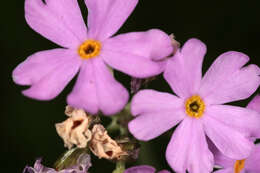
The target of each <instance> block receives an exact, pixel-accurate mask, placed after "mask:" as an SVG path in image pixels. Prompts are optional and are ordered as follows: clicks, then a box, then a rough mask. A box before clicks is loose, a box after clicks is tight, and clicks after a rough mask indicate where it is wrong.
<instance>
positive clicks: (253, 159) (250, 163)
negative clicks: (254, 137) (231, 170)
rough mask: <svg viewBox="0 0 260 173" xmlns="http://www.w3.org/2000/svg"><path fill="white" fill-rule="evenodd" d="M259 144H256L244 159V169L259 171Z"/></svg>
mask: <svg viewBox="0 0 260 173" xmlns="http://www.w3.org/2000/svg"><path fill="white" fill-rule="evenodd" d="M256 163H260V144H256V146H255V147H254V150H253V152H252V154H251V155H250V156H249V157H248V158H247V159H246V162H245V169H246V170H247V171H248V172H260V165H259V164H256Z"/></svg>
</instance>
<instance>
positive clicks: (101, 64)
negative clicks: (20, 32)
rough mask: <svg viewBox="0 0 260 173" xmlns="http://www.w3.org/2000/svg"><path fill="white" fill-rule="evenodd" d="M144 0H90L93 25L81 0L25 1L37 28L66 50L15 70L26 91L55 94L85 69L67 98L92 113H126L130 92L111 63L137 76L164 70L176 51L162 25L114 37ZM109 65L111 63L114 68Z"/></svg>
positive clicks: (44, 96)
mask: <svg viewBox="0 0 260 173" xmlns="http://www.w3.org/2000/svg"><path fill="white" fill-rule="evenodd" d="M137 3H138V0H124V1H122V0H85V4H86V6H87V8H88V28H87V27H86V26H85V23H84V21H83V19H82V16H81V12H80V8H79V6H78V3H77V1H76V0H45V2H43V1H42V0H25V18H26V21H27V23H28V24H29V25H30V27H31V28H32V29H34V30H35V31H36V32H38V33H39V34H41V35H42V36H44V37H46V38H47V39H49V40H50V41H52V42H54V43H56V44H58V45H59V46H61V47H62V48H56V49H52V50H47V51H41V52H38V53H35V54H33V55H31V56H30V57H29V58H27V59H26V60H25V61H24V62H23V63H21V64H20V65H18V67H16V69H15V70H14V71H13V79H14V81H15V82H16V83H17V84H19V85H30V86H31V87H30V88H29V89H27V90H25V91H23V94H24V95H26V96H28V97H31V98H34V99H38V100H50V99H53V98H55V97H56V96H57V95H58V94H59V93H60V92H61V91H62V90H63V89H64V87H65V86H66V85H67V84H68V83H69V82H70V81H71V79H72V78H73V77H74V76H75V75H76V74H77V73H78V72H79V71H80V72H79V75H78V79H77V81H76V85H75V87H74V89H73V91H72V92H71V93H70V94H69V96H68V98H67V102H68V104H69V105H71V106H73V107H76V108H84V109H85V110H86V111H87V112H89V113H91V114H96V113H97V112H98V111H99V110H101V111H102V112H103V113H104V114H106V115H111V114H114V113H116V112H118V111H120V110H121V109H122V108H123V107H124V106H125V104H126V103H127V101H128V97H129V96H128V92H127V90H126V89H125V88H124V87H123V86H122V85H121V84H120V83H119V82H117V81H116V80H115V78H114V77H113V74H112V72H111V70H110V68H109V67H112V68H114V69H116V70H119V71H121V72H123V73H126V74H128V75H130V76H133V77H136V78H146V77H149V76H154V75H157V74H159V73H161V72H162V70H163V67H164V62H165V61H164V62H161V61H160V62H158V61H159V60H162V59H163V58H165V57H167V56H168V55H170V54H171V53H172V52H173V48H172V45H171V39H170V37H169V36H168V35H167V34H165V33H164V32H162V31H160V30H158V29H151V30H149V31H147V32H132V33H127V34H121V35H118V36H115V37H112V36H113V35H114V34H115V33H116V32H117V31H118V30H119V28H120V27H121V26H122V25H123V23H124V22H125V20H126V19H127V18H128V16H129V15H130V14H131V12H132V11H133V10H134V8H135V6H136V5H137ZM108 66H109V67H108Z"/></svg>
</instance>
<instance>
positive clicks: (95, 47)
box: [78, 40, 101, 59]
mask: <svg viewBox="0 0 260 173" xmlns="http://www.w3.org/2000/svg"><path fill="white" fill-rule="evenodd" d="M100 50H101V44H100V42H98V41H96V40H87V41H85V42H84V43H83V44H81V45H80V46H79V49H78V54H79V56H80V57H81V58H82V59H89V58H93V57H95V56H98V55H99V53H100Z"/></svg>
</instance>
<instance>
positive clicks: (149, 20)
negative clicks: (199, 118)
mask: <svg viewBox="0 0 260 173" xmlns="http://www.w3.org/2000/svg"><path fill="white" fill-rule="evenodd" d="M79 2H80V4H81V6H82V10H84V12H83V16H84V18H85V19H86V18H87V11H86V7H84V5H83V0H79ZM0 8H1V10H0V19H1V24H0V25H1V27H0V31H1V32H0V34H1V36H0V52H1V55H0V56H1V71H2V72H1V81H2V82H1V85H0V87H1V93H2V94H1V103H2V106H3V108H2V109H1V110H3V111H2V112H1V126H0V128H1V129H2V132H1V140H0V143H1V146H0V150H1V155H0V163H1V172H9V173H21V172H22V170H23V168H24V166H25V165H27V164H28V165H33V163H34V161H35V159H36V158H38V157H43V159H44V161H43V163H44V164H45V165H48V166H52V164H53V163H54V161H55V160H56V159H57V158H58V156H59V155H60V154H61V153H62V152H64V151H65V148H64V147H63V142H62V140H61V139H60V138H59V137H58V135H57V134H56V130H55V127H54V124H55V123H57V122H61V121H63V120H64V119H65V118H66V117H65V115H64V108H65V106H66V102H65V100H66V95H67V94H68V93H69V92H70V91H71V89H72V86H73V84H74V82H75V79H74V80H73V81H72V82H71V83H70V85H68V86H67V87H66V89H65V91H63V92H62V93H61V94H60V95H59V96H58V97H57V98H55V99H54V100H52V101H48V102H43V101H36V100H31V99H29V98H26V97H24V96H23V95H22V94H21V91H22V90H23V89H25V88H26V87H22V86H18V85H15V84H14V83H13V81H12V76H11V74H12V70H13V69H14V68H15V67H16V66H17V65H18V64H19V63H21V62H22V61H24V60H25V59H26V58H27V57H28V56H29V55H31V54H33V53H35V52H37V51H41V50H47V49H52V48H55V47H58V46H57V45H55V44H54V43H52V42H50V41H48V40H47V39H45V38H43V37H42V36H40V35H39V34H37V33H36V32H34V31H33V30H32V29H31V28H30V27H29V26H28V25H27V24H26V22H25V19H24V0H5V1H1V7H0ZM259 17H260V6H259V1H257V0H251V1H245V0H228V1H224V0H218V1H203V0H196V1H182V0H179V1H177V0H161V1H155V0H150V1H148V0H140V2H139V4H138V5H137V7H136V9H135V11H134V12H133V14H132V15H131V16H130V17H129V19H128V20H127V21H126V23H125V24H124V25H123V27H122V28H121V29H120V31H119V32H118V33H125V32H131V31H145V30H148V29H151V28H159V29H162V30H164V31H165V32H166V33H168V34H171V33H174V35H175V36H176V39H177V40H178V41H179V42H180V43H181V44H183V43H184V42H185V41H187V39H189V38H191V37H196V38H199V39H200V40H202V41H203V42H205V43H206V44H207V47H208V52H207V55H206V57H205V60H204V66H203V71H204V72H205V71H206V70H207V68H208V67H209V66H210V64H211V63H212V62H213V61H214V60H215V58H216V57H217V56H218V55H220V54H221V53H223V52H225V51H229V50H236V51H241V52H244V53H246V54H247V55H249V56H250V57H251V60H250V63H255V64H258V65H260V61H259V60H260V51H259V50H260V49H259V40H260V20H259ZM116 77H117V79H118V80H119V81H121V82H122V83H123V84H124V85H125V87H127V88H128V89H129V87H130V77H127V76H125V75H123V74H121V73H119V72H117V73H116ZM149 87H150V88H154V89H157V90H159V91H168V92H170V89H169V86H168V85H167V83H166V82H165V81H163V80H162V78H161V76H159V77H158V78H157V79H156V80H154V81H152V82H151V84H150V86H149ZM258 92H259V90H258ZM252 97H253V96H252ZM252 97H251V98H250V99H252ZM250 99H247V100H244V101H241V102H236V103H234V104H235V105H240V106H246V105H247V103H248V102H249V100H250ZM108 120H109V119H108ZM108 120H107V121H108ZM171 133H172V131H170V132H167V133H165V134H164V135H163V136H161V137H159V138H156V139H154V140H152V141H150V142H147V143H142V146H144V147H143V149H142V150H141V156H140V158H139V160H138V163H136V164H150V165H153V166H155V167H156V168H157V169H158V170H159V169H163V168H167V169H170V168H169V167H168V166H167V163H166V161H165V157H164V153H165V148H166V146H167V143H168V142H169V138H170V136H171ZM94 160H95V162H94V166H93V168H92V169H91V172H94V173H96V172H97V173H101V172H107V173H108V172H111V171H112V170H113V168H114V165H113V164H112V163H110V162H108V161H106V160H98V161H96V160H97V159H94ZM100 165H102V166H100Z"/></svg>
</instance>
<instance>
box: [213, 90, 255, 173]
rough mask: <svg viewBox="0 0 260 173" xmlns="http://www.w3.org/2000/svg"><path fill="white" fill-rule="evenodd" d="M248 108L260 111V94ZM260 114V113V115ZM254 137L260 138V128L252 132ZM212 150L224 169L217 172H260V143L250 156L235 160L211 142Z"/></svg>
mask: <svg viewBox="0 0 260 173" xmlns="http://www.w3.org/2000/svg"><path fill="white" fill-rule="evenodd" d="M247 108H249V109H253V110H255V111H257V112H259V113H260V95H257V96H255V97H254V99H253V100H252V101H251V102H250V103H249V104H248V106H247ZM259 116H260V115H259ZM250 137H252V138H254V139H255V138H260V130H259V131H258V133H257V134H251V135H250ZM209 146H210V150H211V151H212V152H213V154H214V158H215V164H216V165H218V166H220V167H221V168H222V169H220V170H218V171H216V173H259V172H260V165H259V164H258V163H260V145H259V144H257V145H255V147H254V149H253V151H252V152H251V154H250V156H249V157H247V158H244V159H242V160H235V159H231V158H228V157H226V156H224V155H223V154H222V153H221V152H219V150H218V149H217V148H216V147H215V146H214V145H213V144H210V145H209Z"/></svg>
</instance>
